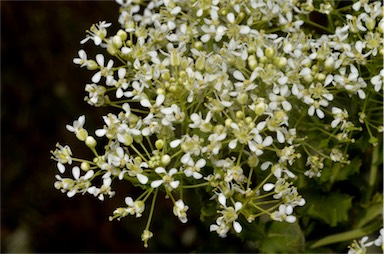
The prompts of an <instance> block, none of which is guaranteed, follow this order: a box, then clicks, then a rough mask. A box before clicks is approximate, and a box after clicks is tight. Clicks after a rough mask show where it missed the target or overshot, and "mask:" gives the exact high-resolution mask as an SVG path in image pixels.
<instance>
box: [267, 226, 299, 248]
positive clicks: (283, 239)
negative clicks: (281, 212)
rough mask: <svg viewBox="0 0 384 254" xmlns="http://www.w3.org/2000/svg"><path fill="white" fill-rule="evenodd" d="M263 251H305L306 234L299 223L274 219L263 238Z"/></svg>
mask: <svg viewBox="0 0 384 254" xmlns="http://www.w3.org/2000/svg"><path fill="white" fill-rule="evenodd" d="M260 250H261V252H262V253H287V252H291V253H292V252H295V253H300V252H303V251H304V236H303V233H302V231H301V228H300V226H299V225H298V223H288V222H278V221H273V222H272V224H271V226H270V227H269V228H268V230H267V234H266V236H265V238H263V239H262V242H261V246H260Z"/></svg>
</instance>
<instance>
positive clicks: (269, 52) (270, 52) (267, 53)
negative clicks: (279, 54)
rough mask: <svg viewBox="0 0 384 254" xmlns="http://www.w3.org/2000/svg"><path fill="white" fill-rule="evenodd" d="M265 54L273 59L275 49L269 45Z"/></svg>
mask: <svg viewBox="0 0 384 254" xmlns="http://www.w3.org/2000/svg"><path fill="white" fill-rule="evenodd" d="M264 54H265V56H266V57H267V58H269V59H271V58H272V57H273V55H274V54H275V50H274V49H273V48H271V47H268V48H266V49H265V50H264Z"/></svg>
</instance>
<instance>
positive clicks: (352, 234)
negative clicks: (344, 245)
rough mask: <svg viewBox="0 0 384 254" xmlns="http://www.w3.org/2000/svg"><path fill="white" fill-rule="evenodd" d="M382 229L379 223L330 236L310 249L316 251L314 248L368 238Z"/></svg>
mask: <svg viewBox="0 0 384 254" xmlns="http://www.w3.org/2000/svg"><path fill="white" fill-rule="evenodd" d="M380 227H381V225H379V224H378V223H372V224H371V225H369V226H367V227H365V228H358V229H354V230H350V231H347V232H343V233H339V234H334V235H330V236H327V237H324V238H322V239H320V240H318V241H316V242H315V243H313V244H312V245H310V247H309V248H310V249H314V248H318V247H321V246H325V245H329V244H333V243H338V242H344V241H351V240H353V239H357V238H360V237H363V236H366V235H368V234H370V233H372V232H374V231H375V230H377V229H378V228H380Z"/></svg>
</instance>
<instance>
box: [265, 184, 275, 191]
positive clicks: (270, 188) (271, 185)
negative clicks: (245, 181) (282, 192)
mask: <svg viewBox="0 0 384 254" xmlns="http://www.w3.org/2000/svg"><path fill="white" fill-rule="evenodd" d="M273 188H275V185H274V184H273V183H266V184H264V185H263V190H264V191H271V190H273Z"/></svg>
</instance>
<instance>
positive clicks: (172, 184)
mask: <svg viewBox="0 0 384 254" xmlns="http://www.w3.org/2000/svg"><path fill="white" fill-rule="evenodd" d="M179 184H180V181H172V182H170V183H169V185H171V187H172V188H174V189H176V188H177V187H179Z"/></svg>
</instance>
